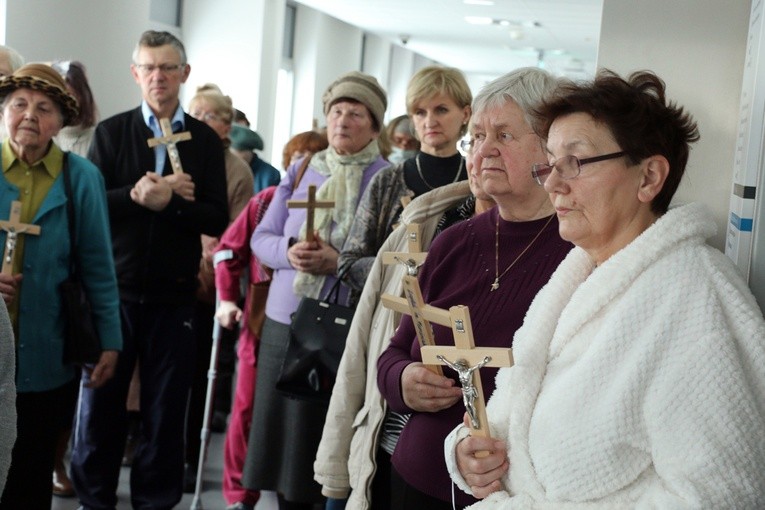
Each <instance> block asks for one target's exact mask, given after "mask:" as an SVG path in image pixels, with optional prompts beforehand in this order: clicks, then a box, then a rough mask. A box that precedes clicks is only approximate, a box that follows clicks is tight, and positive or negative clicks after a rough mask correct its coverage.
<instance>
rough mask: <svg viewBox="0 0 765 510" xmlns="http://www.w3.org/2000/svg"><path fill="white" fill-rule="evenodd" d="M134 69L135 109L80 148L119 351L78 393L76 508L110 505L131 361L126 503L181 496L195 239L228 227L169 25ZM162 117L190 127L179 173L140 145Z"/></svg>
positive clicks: (142, 504) (221, 178) (211, 150)
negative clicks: (135, 437) (98, 213)
mask: <svg viewBox="0 0 765 510" xmlns="http://www.w3.org/2000/svg"><path fill="white" fill-rule="evenodd" d="M131 72H132V75H133V78H134V79H135V81H136V83H137V84H138V86H139V87H140V88H141V93H142V96H143V101H142V102H141V106H140V107H138V108H136V109H134V110H131V111H127V112H123V113H120V114H117V115H115V116H114V117H112V118H110V119H107V120H105V121H103V122H101V123H100V124H99V125H98V127H97V128H96V132H95V136H94V138H93V143H92V145H91V147H90V152H89V155H88V156H89V158H90V159H91V160H92V161H93V162H94V163H95V164H96V165H97V166H98V167H99V168H100V169H101V172H102V174H103V176H104V180H105V183H106V193H107V201H108V206H109V216H110V221H111V233H112V242H113V246H114V256H115V263H116V268H117V279H118V282H119V288H120V300H121V302H120V308H121V318H122V331H123V337H124V346H123V351H122V354H121V356H120V359H119V362H118V364H117V369H116V373H115V376H114V378H113V379H112V380H111V381H110V382H109V383H108V384H106V385H105V386H103V387H102V388H99V389H97V390H91V389H88V388H85V387H83V388H82V391H81V401H80V405H79V409H78V414H77V423H76V429H75V442H74V448H73V453H72V479H73V481H74V486H75V490H76V491H77V496H78V497H79V499H80V502H81V504H82V508H84V509H90V508H93V509H101V508H114V507H115V505H116V504H117V497H116V491H117V485H118V480H119V473H120V463H121V459H122V454H123V447H124V441H125V436H126V424H127V416H126V414H127V413H126V409H125V399H126V396H127V392H128V386H129V383H130V379H131V376H132V373H133V367H134V365H135V364H136V362H138V365H139V367H140V369H139V372H140V383H141V432H140V438H139V442H138V445H137V447H136V450H135V456H134V459H133V464H132V470H131V480H130V487H131V500H132V504H133V506H134V507H135V508H157V509H159V508H166V509H170V508H173V507H174V506H175V505H176V504H177V503H178V502H179V501H180V499H181V496H182V486H183V437H184V434H183V428H184V414H185V411H186V400H187V395H188V390H189V385H190V381H191V375H192V370H193V367H194V349H193V347H194V335H195V332H194V327H195V326H194V321H193V320H192V317H193V310H194V308H193V304H194V292H195V289H196V286H197V272H198V269H199V259H200V256H201V246H200V242H199V236H200V234H207V235H209V236H219V235H220V234H221V233H222V232H223V230H224V229H225V227H226V225H227V223H228V207H227V199H226V180H225V171H224V161H223V146H222V145H221V141H220V138H219V137H218V136H217V135H216V134H215V132H214V131H213V130H212V129H210V128H209V127H208V126H207V125H206V124H204V123H203V122H200V121H198V120H195V119H193V118H192V117H190V116H189V115H187V114H185V113H184V112H183V109H182V108H181V106H180V102H179V99H178V95H179V91H180V87H181V85H182V84H183V83H184V82H185V81H186V79H187V78H188V76H189V72H190V67H189V65H188V64H187V62H186V52H185V50H184V48H183V44H182V43H181V41H179V40H178V39H177V38H176V37H175V36H173V35H172V34H169V33H167V32H155V31H147V32H144V33H143V35H142V36H141V39H140V41H139V42H138V45H137V46H136V49H135V51H134V52H133V64H132V66H131ZM161 119H169V120H170V122H171V124H172V126H173V131H175V132H178V131H187V132H189V133H191V139H190V140H188V141H183V142H179V143H178V145H177V150H178V153H179V156H180V159H181V161H182V164H183V173H173V171H172V166H171V163H170V161H169V158H168V154H167V149H166V148H165V146H163V145H159V146H157V147H154V148H149V146H148V144H147V140H148V139H150V138H155V137H159V136H162V130H161V127H160V120H161ZM87 377H88V375H87V373H84V374H83V382H87Z"/></svg>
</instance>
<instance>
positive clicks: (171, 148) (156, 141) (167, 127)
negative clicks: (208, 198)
mask: <svg viewBox="0 0 765 510" xmlns="http://www.w3.org/2000/svg"><path fill="white" fill-rule="evenodd" d="M159 125H160V127H161V128H162V136H160V137H157V138H149V140H148V142H147V143H148V144H149V147H156V146H157V145H167V155H168V157H169V158H170V165H172V167H173V173H174V174H182V173H183V166H182V165H181V156H180V154H178V147H177V146H176V144H177V143H178V142H183V141H185V140H191V133H189V132H188V131H181V132H180V133H173V127H172V125H171V124H170V119H159Z"/></svg>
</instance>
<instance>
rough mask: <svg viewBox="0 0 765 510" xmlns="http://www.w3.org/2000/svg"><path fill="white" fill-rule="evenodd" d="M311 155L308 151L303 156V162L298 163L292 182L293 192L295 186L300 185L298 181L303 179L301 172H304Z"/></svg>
mask: <svg viewBox="0 0 765 510" xmlns="http://www.w3.org/2000/svg"><path fill="white" fill-rule="evenodd" d="M312 157H313V153H312V152H309V153H308V154H306V156H305V157H304V158H303V162H302V163H300V168H298V173H297V175H296V176H295V182H294V183H292V192H293V193H294V192H295V190H296V189H297V187H298V186H299V185H300V181H301V180H302V179H303V174H304V173H305V170H306V168H308V164H309V163H310V162H311V158H312Z"/></svg>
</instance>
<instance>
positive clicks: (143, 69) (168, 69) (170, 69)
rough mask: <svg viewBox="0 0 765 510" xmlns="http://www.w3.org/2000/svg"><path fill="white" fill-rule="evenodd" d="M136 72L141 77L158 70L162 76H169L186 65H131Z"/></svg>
mask: <svg viewBox="0 0 765 510" xmlns="http://www.w3.org/2000/svg"><path fill="white" fill-rule="evenodd" d="M133 65H134V66H135V68H136V69H138V71H139V72H140V73H141V74H143V75H146V76H148V75H150V74H151V73H153V72H154V71H156V70H159V72H160V73H162V74H170V73H174V72H175V71H177V70H178V69H181V68H182V67H183V66H185V65H186V64H160V65H158V66H157V65H154V64H133Z"/></svg>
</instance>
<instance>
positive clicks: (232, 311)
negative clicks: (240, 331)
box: [215, 301, 242, 329]
mask: <svg viewBox="0 0 765 510" xmlns="http://www.w3.org/2000/svg"><path fill="white" fill-rule="evenodd" d="M215 318H216V319H217V320H218V322H219V323H220V325H221V326H223V327H224V328H226V329H234V326H236V325H237V324H239V321H240V320H242V309H241V308H239V307H238V306H236V303H234V302H233V301H221V302H220V303H218V309H217V310H215Z"/></svg>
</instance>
